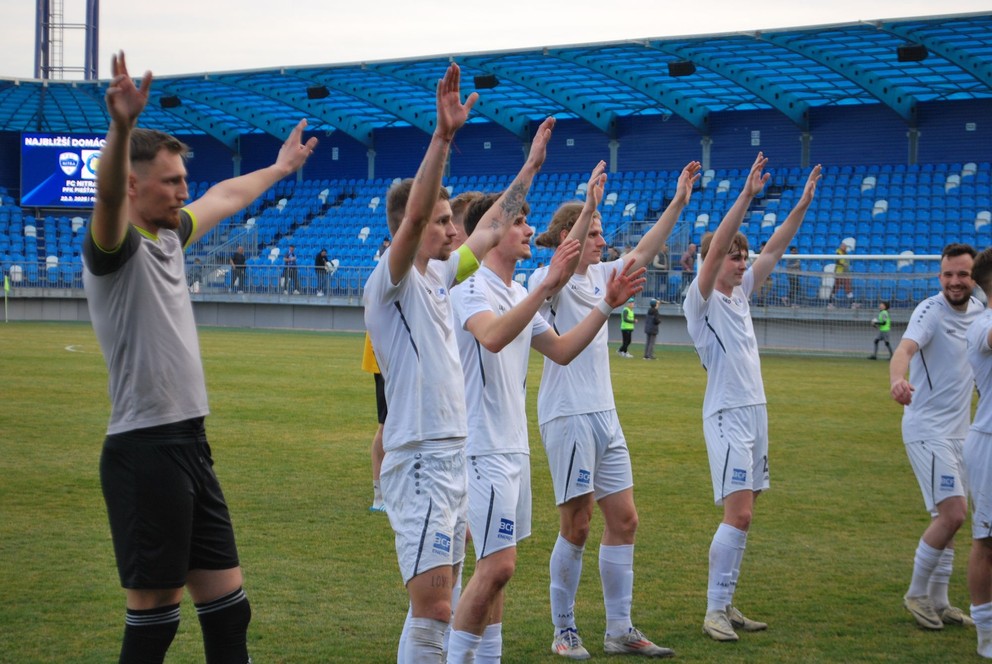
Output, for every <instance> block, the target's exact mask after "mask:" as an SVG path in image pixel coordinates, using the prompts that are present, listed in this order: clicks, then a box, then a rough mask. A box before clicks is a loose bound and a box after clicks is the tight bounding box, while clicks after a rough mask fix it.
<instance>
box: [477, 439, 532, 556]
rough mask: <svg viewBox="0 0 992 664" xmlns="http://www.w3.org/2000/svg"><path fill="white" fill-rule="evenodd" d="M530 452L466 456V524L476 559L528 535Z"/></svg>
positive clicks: (514, 544) (507, 546)
mask: <svg viewBox="0 0 992 664" xmlns="http://www.w3.org/2000/svg"><path fill="white" fill-rule="evenodd" d="M530 512H531V497H530V455H529V454H524V453H516V454H485V455H482V456H470V457H469V458H468V525H469V527H470V528H471V529H472V543H473V544H475V559H476V560H479V559H480V558H485V557H486V556H488V555H491V554H493V553H496V552H497V551H501V550H503V549H506V548H509V547H511V546H516V545H517V542H519V541H521V540H523V539H526V538H528V537H530Z"/></svg>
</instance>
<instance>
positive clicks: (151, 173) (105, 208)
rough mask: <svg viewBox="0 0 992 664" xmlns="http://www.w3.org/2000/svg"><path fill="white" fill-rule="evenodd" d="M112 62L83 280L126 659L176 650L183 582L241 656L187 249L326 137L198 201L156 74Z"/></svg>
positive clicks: (212, 631)
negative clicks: (96, 362)
mask: <svg viewBox="0 0 992 664" xmlns="http://www.w3.org/2000/svg"><path fill="white" fill-rule="evenodd" d="M111 71H112V72H113V79H112V80H111V82H110V85H109V87H108V88H107V93H106V103H107V110H108V112H109V115H110V128H109V129H108V131H107V141H106V144H105V145H104V148H103V157H102V159H101V161H100V170H99V173H98V175H97V182H96V189H97V195H96V203H95V205H94V208H93V216H92V218H91V220H90V225H89V228H88V230H87V233H86V238H85V240H84V243H83V261H84V271H83V286H84V288H85V291H86V297H87V300H88V304H89V311H90V318H91V320H92V321H93V329H94V331H95V333H96V337H97V339H98V340H99V342H100V349H101V351H102V352H103V356H104V359H105V361H106V363H107V369H108V372H109V375H110V402H111V414H110V425H109V427H108V429H107V437H106V439H105V441H104V445H103V453H102V455H101V457H100V483H101V486H102V488H103V495H104V499H105V501H106V504H107V513H108V515H109V520H110V531H111V536H112V539H113V543H114V553H115V556H116V558H117V569H118V572H119V574H120V579H121V585H122V586H123V587H124V588H125V592H126V596H127V613H126V617H125V626H124V639H123V644H122V646H121V652H120V660H119V661H120V662H122V663H123V664H130V663H132V662H142V663H147V662H161V661H163V660H164V659H165V654H166V651H167V650H168V648H169V645H170V644H171V643H172V639H173V637H174V636H175V634H176V630H177V629H178V627H179V616H180V612H179V604H180V601H181V600H182V596H183V589H184V588H185V589H186V590H188V591H189V594H190V596H191V597H192V599H193V602H194V604H195V606H196V613H197V616H198V618H199V621H200V626H201V628H202V633H203V647H204V651H205V653H206V661H207V662H208V663H210V664H217V663H228V662H230V663H242V664H243V663H247V662H250V658H249V656H248V646H247V630H248V623H249V621H250V620H251V608H250V606H249V604H248V598H247V596H246V595H245V592H244V590H243V589H242V574H241V567H240V562H239V560H238V552H237V547H236V545H235V538H234V530H233V528H232V526H231V519H230V516H229V513H228V508H227V504H226V503H225V500H224V495H223V493H222V491H221V488H220V483H219V482H218V480H217V476H216V475H215V473H214V470H213V461H212V459H211V453H210V447H209V445H208V444H207V437H206V432H205V430H204V424H203V421H204V417H205V416H206V415H207V414H208V412H209V408H208V404H207V392H206V386H205V382H204V376H203V364H202V361H201V359H200V349H199V341H198V338H197V333H196V324H195V321H194V319H193V308H192V304H191V303H190V299H189V290H188V289H187V288H186V275H185V266H184V260H183V251H184V250H185V248H186V247H188V246H189V245H190V244H191V243H193V242H195V241H196V240H198V239H200V238H201V237H203V235H205V234H206V233H207V232H208V231H210V230H211V229H212V228H213V227H214V226H216V225H217V223H218V222H219V221H220V220H222V219H224V218H226V217H228V216H230V215H232V214H235V213H236V212H238V211H239V210H241V209H243V208H245V207H247V206H248V204H249V203H251V202H252V201H253V200H254V199H255V198H257V197H258V196H259V195H260V194H262V193H263V192H264V191H265V190H266V189H268V188H269V187H271V186H272V185H273V184H275V183H276V182H277V181H279V180H281V179H282V178H283V177H285V176H287V175H289V174H291V173H293V172H295V171H296V170H297V169H299V168H300V167H301V166H302V165H303V163H304V162H305V161H306V159H307V157H309V155H310V154H311V153H312V152H313V148H314V147H315V146H316V145H317V139H315V138H311V139H310V140H309V141H307V142H306V143H305V144H304V143H302V142H301V137H302V134H303V129H304V127H305V126H306V121H300V123H299V124H298V125H296V128H295V129H293V131H292V133H291V134H290V135H289V138H288V139H287V140H286V142H285V143H284V144H283V146H282V148H281V149H280V150H279V154H278V157H277V158H276V161H275V163H274V164H273V165H271V166H269V167H268V168H263V169H261V170H258V171H255V172H253V173H249V174H247V175H244V176H241V177H236V178H232V179H230V180H225V181H223V182H221V183H219V184H217V185H215V186H213V187H211V188H210V189H209V190H208V191H207V192H206V193H205V194H204V195H203V197H202V198H200V199H198V200H196V201H193V202H192V203H189V204H188V205H187V204H186V199H187V198H188V196H189V189H188V187H187V184H186V166H185V164H184V156H185V154H186V151H187V148H186V146H185V145H183V144H182V143H181V142H180V141H178V140H176V139H175V138H173V137H172V136H169V135H168V134H164V133H162V132H155V131H148V130H142V129H138V128H136V126H135V125H136V123H137V120H138V117H139V116H140V115H141V113H142V111H143V110H144V108H145V104H146V103H147V101H148V92H149V90H150V89H151V83H152V75H151V73H145V75H144V78H143V79H142V81H141V86H140V88H139V87H136V86H135V84H134V82H133V81H132V79H131V77H130V76H129V75H128V71H127V65H126V62H125V58H124V54H123V53H120V54H119V55H115V56H114V58H113V59H112V61H111Z"/></svg>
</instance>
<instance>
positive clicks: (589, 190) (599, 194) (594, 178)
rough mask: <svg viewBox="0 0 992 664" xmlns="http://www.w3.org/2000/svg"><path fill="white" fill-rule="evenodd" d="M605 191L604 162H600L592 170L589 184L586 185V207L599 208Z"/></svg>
mask: <svg viewBox="0 0 992 664" xmlns="http://www.w3.org/2000/svg"><path fill="white" fill-rule="evenodd" d="M605 190H606V162H605V161H600V162H599V163H598V164H596V168H594V169H592V175H590V176H589V182H588V183H587V184H586V205H591V206H592V207H593V208H597V207H599V204H600V203H602V202H603V192H604V191H605Z"/></svg>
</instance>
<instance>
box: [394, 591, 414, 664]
mask: <svg viewBox="0 0 992 664" xmlns="http://www.w3.org/2000/svg"><path fill="white" fill-rule="evenodd" d="M412 619H413V604H410V605H408V606H407V608H406V620H404V621H403V631H402V632H400V643H399V645H398V646H397V647H396V664H406V642H407V638H408V637H409V634H410V621H411V620H412Z"/></svg>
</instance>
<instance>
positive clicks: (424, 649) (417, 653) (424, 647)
mask: <svg viewBox="0 0 992 664" xmlns="http://www.w3.org/2000/svg"><path fill="white" fill-rule="evenodd" d="M447 624H448V623H446V622H441V621H440V620H431V619H430V618H410V631H409V633H408V634H407V639H406V652H405V653H404V654H405V656H406V664H439V663H440V662H441V655H442V653H443V651H442V650H441V640H442V639H443V637H444V628H445V626H447Z"/></svg>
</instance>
